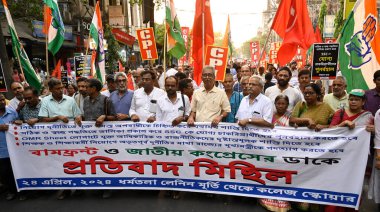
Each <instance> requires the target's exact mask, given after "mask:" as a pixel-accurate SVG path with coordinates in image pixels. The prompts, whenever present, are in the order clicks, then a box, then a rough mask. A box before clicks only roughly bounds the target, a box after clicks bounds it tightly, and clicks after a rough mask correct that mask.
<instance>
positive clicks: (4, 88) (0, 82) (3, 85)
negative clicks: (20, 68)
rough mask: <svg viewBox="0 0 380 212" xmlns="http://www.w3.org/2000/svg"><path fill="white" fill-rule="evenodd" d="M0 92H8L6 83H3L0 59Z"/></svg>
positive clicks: (3, 77)
mask: <svg viewBox="0 0 380 212" xmlns="http://www.w3.org/2000/svg"><path fill="white" fill-rule="evenodd" d="M0 92H8V90H7V83H6V82H5V76H4V69H3V63H2V61H1V59H0Z"/></svg>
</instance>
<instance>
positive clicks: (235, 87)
mask: <svg viewBox="0 0 380 212" xmlns="http://www.w3.org/2000/svg"><path fill="white" fill-rule="evenodd" d="M234 91H236V92H242V91H243V90H242V89H241V86H240V82H237V83H235V85H234Z"/></svg>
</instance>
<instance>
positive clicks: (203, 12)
mask: <svg viewBox="0 0 380 212" xmlns="http://www.w3.org/2000/svg"><path fill="white" fill-rule="evenodd" d="M204 66H205V1H203V2H202V70H203V67H204Z"/></svg>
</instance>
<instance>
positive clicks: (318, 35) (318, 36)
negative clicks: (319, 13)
mask: <svg viewBox="0 0 380 212" xmlns="http://www.w3.org/2000/svg"><path fill="white" fill-rule="evenodd" d="M315 42H316V43H323V40H322V36H321V30H320V29H319V26H317V27H316V28H315Z"/></svg>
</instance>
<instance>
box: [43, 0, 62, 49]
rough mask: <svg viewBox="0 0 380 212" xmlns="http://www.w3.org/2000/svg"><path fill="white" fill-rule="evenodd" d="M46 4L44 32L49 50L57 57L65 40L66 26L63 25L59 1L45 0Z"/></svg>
mask: <svg viewBox="0 0 380 212" xmlns="http://www.w3.org/2000/svg"><path fill="white" fill-rule="evenodd" d="M44 3H45V10H44V12H45V14H44V31H45V33H46V34H47V35H46V36H47V37H48V49H49V51H50V52H51V53H52V54H53V55H55V54H56V53H57V52H58V51H59V49H60V48H61V46H62V44H63V41H64V40H65V26H64V25H63V20H62V17H61V13H60V12H59V7H58V2H57V0H44ZM46 7H48V8H49V9H48V8H46Z"/></svg>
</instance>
